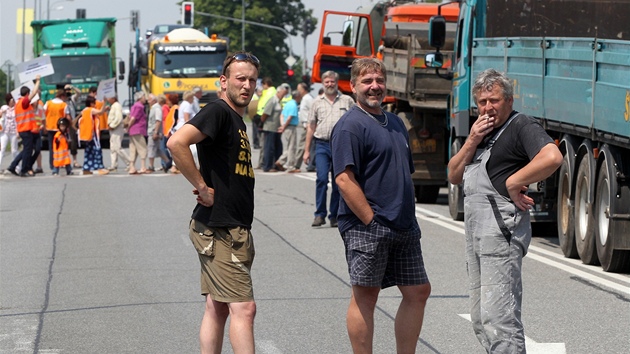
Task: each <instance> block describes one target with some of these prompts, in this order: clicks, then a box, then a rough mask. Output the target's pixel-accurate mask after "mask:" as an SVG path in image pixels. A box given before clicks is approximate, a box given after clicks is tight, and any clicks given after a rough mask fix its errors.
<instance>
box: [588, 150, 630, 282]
mask: <svg viewBox="0 0 630 354" xmlns="http://www.w3.org/2000/svg"><path fill="white" fill-rule="evenodd" d="M599 156H600V158H601V157H603V160H602V163H601V166H600V168H599V177H598V178H597V189H596V197H595V205H594V207H593V211H594V213H595V220H596V225H595V236H596V237H595V246H596V249H597V256H598V258H599V261H600V263H601V265H602V268H603V269H604V271H606V272H619V271H625V270H628V269H629V268H630V251H627V250H615V248H614V247H615V238H616V237H628V232H629V231H630V230H627V229H626V230H625V232H620V231H621V230H622V229H623V227H624V226H626V227H627V225H628V222H627V221H622V220H620V219H619V218H611V216H612V215H618V214H620V213H625V212H626V211H627V210H628V208H629V206H630V205H629V204H630V201H628V200H627V198H621V196H617V193H618V191H619V189H618V187H619V186H618V184H617V178H616V175H617V169H616V167H615V165H616V164H617V161H616V160H615V157H614V156H615V155H613V153H612V152H611V149H610V148H609V147H608V146H607V145H604V146H603V147H602V149H601V151H600V155H599ZM619 156H620V155H617V157H619ZM622 223H625V225H623V224H622ZM615 231H616V232H615Z"/></svg>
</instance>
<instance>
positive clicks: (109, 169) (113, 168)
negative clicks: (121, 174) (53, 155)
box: [107, 167, 118, 172]
mask: <svg viewBox="0 0 630 354" xmlns="http://www.w3.org/2000/svg"><path fill="white" fill-rule="evenodd" d="M117 169H118V168H116V167H110V168H108V169H107V170H108V171H109V172H114V171H116V170H117Z"/></svg>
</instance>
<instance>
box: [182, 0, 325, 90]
mask: <svg viewBox="0 0 630 354" xmlns="http://www.w3.org/2000/svg"><path fill="white" fill-rule="evenodd" d="M243 2H244V3H245V20H246V21H251V22H255V23H259V24H264V25H270V26H276V27H281V28H284V29H285V30H286V31H287V32H288V33H290V34H291V35H292V36H298V35H303V32H304V29H307V31H310V33H307V35H309V34H311V33H312V32H313V31H314V29H315V25H316V24H317V18H315V17H313V15H312V13H313V10H312V9H308V10H307V9H305V8H304V4H302V2H301V0H245V1H243V0H240V1H239V0H198V1H195V19H194V21H195V23H194V27H195V28H204V27H207V28H208V30H209V32H210V33H216V34H218V35H220V36H226V37H228V38H229V39H230V49H229V50H230V52H234V51H237V50H240V49H241V48H242V43H241V37H242V34H241V22H240V21H234V20H227V19H222V18H215V17H208V16H203V15H201V14H199V13H200V12H204V13H208V14H212V15H220V16H225V17H232V18H235V19H238V20H240V19H241V16H242V12H241V11H242V4H243ZM307 19H310V21H311V23H312V25H311V26H304V22H305V21H306V20H307ZM245 50H247V51H248V52H251V53H253V54H254V55H256V56H257V57H258V58H260V61H261V65H262V66H261V71H260V77H265V76H269V77H271V78H272V79H273V80H274V83H277V84H280V83H281V82H282V81H283V80H284V79H285V78H286V71H287V69H288V67H287V65H286V63H285V62H284V60H285V59H286V58H287V57H288V56H289V54H292V55H293V56H294V57H296V59H300V56H299V55H298V54H297V53H289V44H288V41H287V34H286V33H285V32H283V31H280V30H278V29H273V28H267V27H262V26H258V25H254V24H250V23H246V24H245ZM296 65H297V64H296ZM293 69H294V70H295V71H296V74H297V73H298V70H297V69H298V68H297V67H296V66H294V68H293ZM299 72H300V73H301V70H299ZM296 76H297V75H296ZM296 80H297V78H296V79H294V80H293V81H296Z"/></svg>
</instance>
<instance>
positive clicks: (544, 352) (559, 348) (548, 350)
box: [459, 313, 567, 354]
mask: <svg viewBox="0 0 630 354" xmlns="http://www.w3.org/2000/svg"><path fill="white" fill-rule="evenodd" d="M459 316H460V317H463V318H465V319H467V320H468V321H470V314H467V313H463V314H460V315H459ZM525 347H526V348H527V352H528V353H530V354H566V352H567V349H566V348H565V345H564V343H537V342H536V341H534V340H533V339H531V338H529V337H528V336H525Z"/></svg>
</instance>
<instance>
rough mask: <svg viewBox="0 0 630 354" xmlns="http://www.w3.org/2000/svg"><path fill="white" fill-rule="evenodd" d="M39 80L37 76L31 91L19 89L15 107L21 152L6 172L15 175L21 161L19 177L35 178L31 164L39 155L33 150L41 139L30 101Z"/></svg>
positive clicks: (37, 87)
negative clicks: (18, 97)
mask: <svg viewBox="0 0 630 354" xmlns="http://www.w3.org/2000/svg"><path fill="white" fill-rule="evenodd" d="M39 79H40V77H39V75H37V78H36V79H35V86H34V87H33V90H32V91H31V89H29V88H28V87H27V86H22V87H21V88H20V96H21V97H20V99H19V100H18V101H17V103H16V105H15V122H16V124H17V131H18V134H19V135H20V138H21V139H22V151H21V152H20V153H19V154H18V155H17V156H16V157H15V159H13V161H12V162H11V165H9V168H7V170H8V171H9V172H11V173H12V174H14V175H17V174H18V173H17V170H16V168H17V165H18V163H19V162H20V161H22V169H21V170H20V176H22V177H32V176H35V173H34V172H33V163H35V161H36V160H37V155H39V151H38V150H37V149H35V145H36V144H37V142H38V139H40V138H41V137H40V133H39V127H38V123H37V119H36V117H35V107H33V105H31V100H32V99H33V97H35V95H36V94H37V92H38V91H39Z"/></svg>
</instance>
